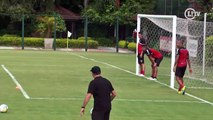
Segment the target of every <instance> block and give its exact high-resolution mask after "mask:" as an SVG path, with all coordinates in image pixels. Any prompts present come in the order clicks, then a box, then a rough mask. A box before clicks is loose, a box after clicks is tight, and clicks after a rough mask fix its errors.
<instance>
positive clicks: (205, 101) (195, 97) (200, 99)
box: [72, 53, 213, 106]
mask: <svg viewBox="0 0 213 120" xmlns="http://www.w3.org/2000/svg"><path fill="white" fill-rule="evenodd" d="M72 55H75V56H78V57H80V58H83V59H87V60H91V61H94V62H97V63H101V64H104V65H107V66H111V67H113V68H115V69H119V70H121V71H124V72H127V73H129V74H132V75H135V76H137V75H136V74H135V73H134V72H131V71H128V70H125V69H122V68H120V67H117V66H115V65H111V64H109V63H106V62H101V61H98V60H95V59H91V58H87V57H85V56H82V55H78V54H74V53H72ZM143 77H144V78H146V79H147V78H148V77H146V76H143ZM155 82H156V83H159V84H161V85H163V86H166V87H169V88H170V86H169V85H167V84H165V83H162V82H160V81H155ZM173 90H175V91H177V89H175V88H174V89H173ZM186 95H187V96H189V97H192V98H194V99H197V100H199V101H202V102H204V103H207V104H210V105H212V106H213V103H212V102H209V101H207V100H204V99H202V98H199V97H197V96H194V95H191V94H189V93H186Z"/></svg>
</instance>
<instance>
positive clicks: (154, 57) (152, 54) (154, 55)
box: [143, 45, 163, 80]
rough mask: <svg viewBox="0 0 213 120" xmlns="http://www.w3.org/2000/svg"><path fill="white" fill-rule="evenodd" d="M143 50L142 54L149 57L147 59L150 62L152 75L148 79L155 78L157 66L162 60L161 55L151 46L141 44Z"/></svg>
mask: <svg viewBox="0 0 213 120" xmlns="http://www.w3.org/2000/svg"><path fill="white" fill-rule="evenodd" d="M143 51H144V54H146V55H147V56H148V57H149V60H150V61H151V63H152V65H151V67H152V76H151V77H150V78H149V80H157V75H158V67H159V65H160V63H161V61H162V60H163V55H162V54H161V53H160V52H159V51H157V50H155V49H153V48H148V46H147V45H143Z"/></svg>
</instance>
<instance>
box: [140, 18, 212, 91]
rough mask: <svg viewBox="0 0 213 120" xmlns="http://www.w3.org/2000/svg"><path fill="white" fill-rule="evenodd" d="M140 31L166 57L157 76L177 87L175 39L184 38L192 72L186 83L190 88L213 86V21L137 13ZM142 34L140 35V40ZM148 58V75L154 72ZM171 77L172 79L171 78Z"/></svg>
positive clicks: (146, 62)
mask: <svg viewBox="0 0 213 120" xmlns="http://www.w3.org/2000/svg"><path fill="white" fill-rule="evenodd" d="M137 32H140V33H141V34H142V35H143V37H144V38H145V39H146V43H147V45H148V46H149V47H150V48H154V49H156V50H159V51H160V52H161V53H162V54H163V55H164V59H163V61H162V63H161V65H160V67H159V75H158V80H159V81H160V82H164V83H167V84H170V87H171V88H174V87H175V86H176V85H177V84H176V82H175V78H174V77H175V76H174V72H173V65H174V61H175V55H176V40H179V39H181V40H184V41H185V42H184V43H185V47H186V48H187V49H188V51H189V54H190V60H191V65H192V70H193V73H192V74H189V72H188V69H187V70H186V74H185V78H184V79H185V81H184V82H185V85H186V86H187V87H188V88H205V89H212V88H213V75H211V74H212V70H213V52H210V51H212V50H213V46H212V45H213V43H211V42H210V41H211V40H208V39H209V38H210V37H209V36H211V35H212V36H213V23H211V22H204V21H195V20H187V19H182V18H177V17H176V16H165V15H144V14H139V15H138V17H137ZM138 41H139V37H137V43H138ZM149 64H150V62H149V60H148V59H145V65H146V76H149V75H151V72H149V71H151V70H150V69H151V67H150V65H149ZM136 74H137V75H139V65H138V63H136ZM169 79H170V81H169Z"/></svg>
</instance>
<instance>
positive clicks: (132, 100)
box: [30, 97, 206, 104]
mask: <svg viewBox="0 0 213 120" xmlns="http://www.w3.org/2000/svg"><path fill="white" fill-rule="evenodd" d="M30 99H32V100H58V101H82V100H83V98H53V97H52V98H48V97H43V98H41V97H38V98H36V97H35V98H30ZM114 101H123V102H155V103H198V104H206V103H205V102H202V101H183V100H146V99H119V98H118V99H115V100H114Z"/></svg>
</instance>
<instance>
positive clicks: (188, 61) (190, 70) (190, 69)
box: [187, 57, 192, 73]
mask: <svg viewBox="0 0 213 120" xmlns="http://www.w3.org/2000/svg"><path fill="white" fill-rule="evenodd" d="M187 63H188V65H189V73H192V68H191V62H190V59H189V57H188V58H187Z"/></svg>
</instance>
